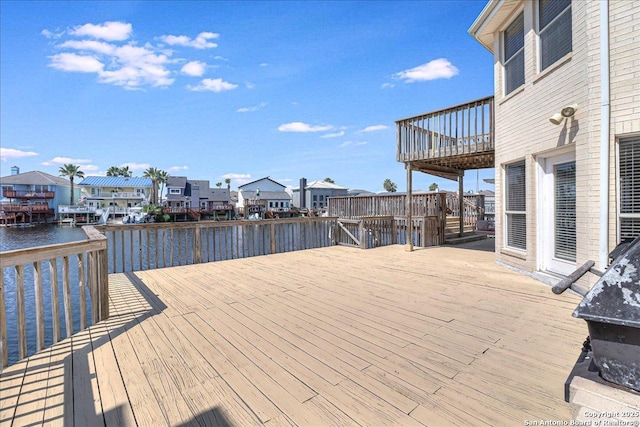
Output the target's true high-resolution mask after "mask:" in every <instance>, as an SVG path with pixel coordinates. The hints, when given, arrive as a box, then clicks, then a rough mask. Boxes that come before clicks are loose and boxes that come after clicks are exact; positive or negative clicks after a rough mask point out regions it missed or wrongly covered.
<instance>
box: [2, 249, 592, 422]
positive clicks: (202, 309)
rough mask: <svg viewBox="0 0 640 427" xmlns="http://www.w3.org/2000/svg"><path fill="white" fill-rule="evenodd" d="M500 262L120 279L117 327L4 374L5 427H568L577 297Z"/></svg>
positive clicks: (372, 263) (340, 261)
mask: <svg viewBox="0 0 640 427" xmlns="http://www.w3.org/2000/svg"><path fill="white" fill-rule="evenodd" d="M494 259H495V256H494V254H493V253H491V252H484V251H478V250H469V249H462V248H451V247H434V248H426V249H420V250H416V251H414V252H406V251H405V250H404V248H403V247H402V246H399V245H392V246H386V247H380V248H376V249H370V250H358V249H354V248H347V247H341V246H334V247H330V248H322V249H312V250H306V251H298V252H291V253H286V254H276V255H267V256H261V257H253V258H245V259H236V260H230V261H221V262H213V263H206V264H197V265H191V266H182V267H171V268H164V269H157V270H149V271H141V272H136V273H122V274H112V275H110V276H109V280H110V302H111V305H110V313H111V317H110V318H109V319H108V320H107V321H103V322H100V323H99V324H97V325H95V326H93V327H91V328H89V329H88V330H85V331H83V332H80V333H79V334H76V335H75V336H73V337H72V338H70V339H66V340H63V341H62V342H60V343H59V344H57V345H55V346H53V347H51V348H49V349H47V350H44V351H42V352H40V353H37V354H36V355H34V356H32V357H30V358H28V359H26V360H24V361H22V362H19V363H17V364H15V365H12V366H10V367H8V368H6V369H5V370H4V371H3V372H2V374H1V376H0V425H2V426H5V425H6V426H9V425H14V426H22V425H33V424H43V423H44V424H52V425H56V424H57V425H76V426H93V425H105V424H106V425H107V426H119V425H139V426H160V425H172V426H182V425H195V426H197V425H201V426H209V425H220V426H232V425H233V426H248V425H268V426H271V425H274V426H275V425H285V426H288V425H307V426H311V425H313V426H317V425H339V426H346V425H403V426H404V425H428V426H432V425H435V426H438V425H446V426H449V425H460V426H486V425H491V426H500V425H525V420H537V421H539V420H567V421H568V420H570V412H569V406H568V404H566V403H565V402H564V401H563V393H564V389H563V384H564V381H565V379H566V377H567V375H568V374H569V372H570V371H571V368H572V367H573V364H574V363H575V360H576V358H577V356H578V355H579V353H580V348H581V344H582V342H583V340H584V338H585V337H586V335H587V330H586V325H585V324H584V322H583V321H581V320H577V319H574V318H572V317H571V312H572V310H573V309H574V308H575V306H576V305H577V303H578V302H579V298H578V297H576V296H572V295H569V294H566V295H560V296H557V295H553V294H552V293H551V289H550V288H549V287H548V286H546V285H543V284H541V283H539V282H536V281H534V280H532V279H530V278H528V277H526V276H523V275H520V274H518V273H515V272H513V271H510V270H508V269H505V268H503V267H500V266H498V265H496V264H495V262H494Z"/></svg>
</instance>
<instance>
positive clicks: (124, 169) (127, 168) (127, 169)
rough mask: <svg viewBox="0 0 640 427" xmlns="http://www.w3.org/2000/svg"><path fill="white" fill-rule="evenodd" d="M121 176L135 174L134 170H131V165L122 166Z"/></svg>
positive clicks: (126, 176)
mask: <svg viewBox="0 0 640 427" xmlns="http://www.w3.org/2000/svg"><path fill="white" fill-rule="evenodd" d="M120 176H124V177H125V178H131V177H132V176H133V172H131V171H130V170H129V166H123V167H121V168H120Z"/></svg>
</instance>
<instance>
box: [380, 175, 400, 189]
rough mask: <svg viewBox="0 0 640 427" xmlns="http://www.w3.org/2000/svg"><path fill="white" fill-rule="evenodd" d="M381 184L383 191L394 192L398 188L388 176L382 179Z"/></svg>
mask: <svg viewBox="0 0 640 427" xmlns="http://www.w3.org/2000/svg"><path fill="white" fill-rule="evenodd" d="M382 186H383V187H384V189H385V191H388V192H389V193H395V192H396V191H397V190H398V186H397V185H396V183H395V182H393V181H391V180H390V179H389V178H387V179H385V180H384V183H383V184H382Z"/></svg>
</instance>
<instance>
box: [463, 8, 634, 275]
mask: <svg viewBox="0 0 640 427" xmlns="http://www.w3.org/2000/svg"><path fill="white" fill-rule="evenodd" d="M639 21H640V9H638V3H637V2H634V1H608V2H605V1H603V2H586V1H570V0H558V1H553V2H552V1H543V0H535V1H522V0H517V1H514V0H511V1H497V0H491V1H489V2H488V3H487V5H486V7H485V8H484V9H483V11H482V12H481V13H480V15H479V16H478V18H477V19H476V21H475V22H474V23H473V25H472V26H471V28H470V29H469V33H470V34H471V35H472V36H473V37H474V38H475V39H476V40H477V41H478V42H480V43H481V44H482V45H483V46H484V47H485V48H487V49H488V50H489V51H490V52H491V53H492V54H493V55H494V86H495V91H494V92H495V111H494V112H495V117H494V119H495V120H494V122H495V178H496V181H495V182H496V186H495V191H496V257H497V260H498V261H499V262H502V263H504V264H507V265H509V266H512V267H516V268H518V269H521V270H524V271H527V272H536V274H538V273H539V272H540V273H543V275H542V276H541V277H545V276H544V273H550V274H561V275H566V274H568V273H570V272H572V271H573V270H575V269H576V267H577V266H579V265H582V264H583V263H584V262H585V261H587V260H595V261H596V262H597V266H598V267H599V268H601V269H602V268H605V267H606V265H607V262H608V253H609V252H610V251H611V250H613V248H614V247H615V246H616V245H617V244H618V243H619V242H620V241H621V240H623V239H628V238H632V237H635V236H638V235H639V234H640V167H639V165H640V79H639V75H638V70H640V33H639V32H638V22H639Z"/></svg>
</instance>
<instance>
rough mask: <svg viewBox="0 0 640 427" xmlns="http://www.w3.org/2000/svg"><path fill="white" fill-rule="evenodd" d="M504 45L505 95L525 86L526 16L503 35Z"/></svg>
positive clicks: (518, 19)
mask: <svg viewBox="0 0 640 427" xmlns="http://www.w3.org/2000/svg"><path fill="white" fill-rule="evenodd" d="M502 37H503V45H504V94H505V95H508V94H510V93H511V92H513V90H514V89H517V88H519V87H520V86H522V85H523V84H524V14H523V13H521V14H520V15H518V17H517V18H516V19H514V20H513V22H512V23H511V24H510V25H509V26H508V27H507V29H506V30H504V32H503V33H502Z"/></svg>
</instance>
